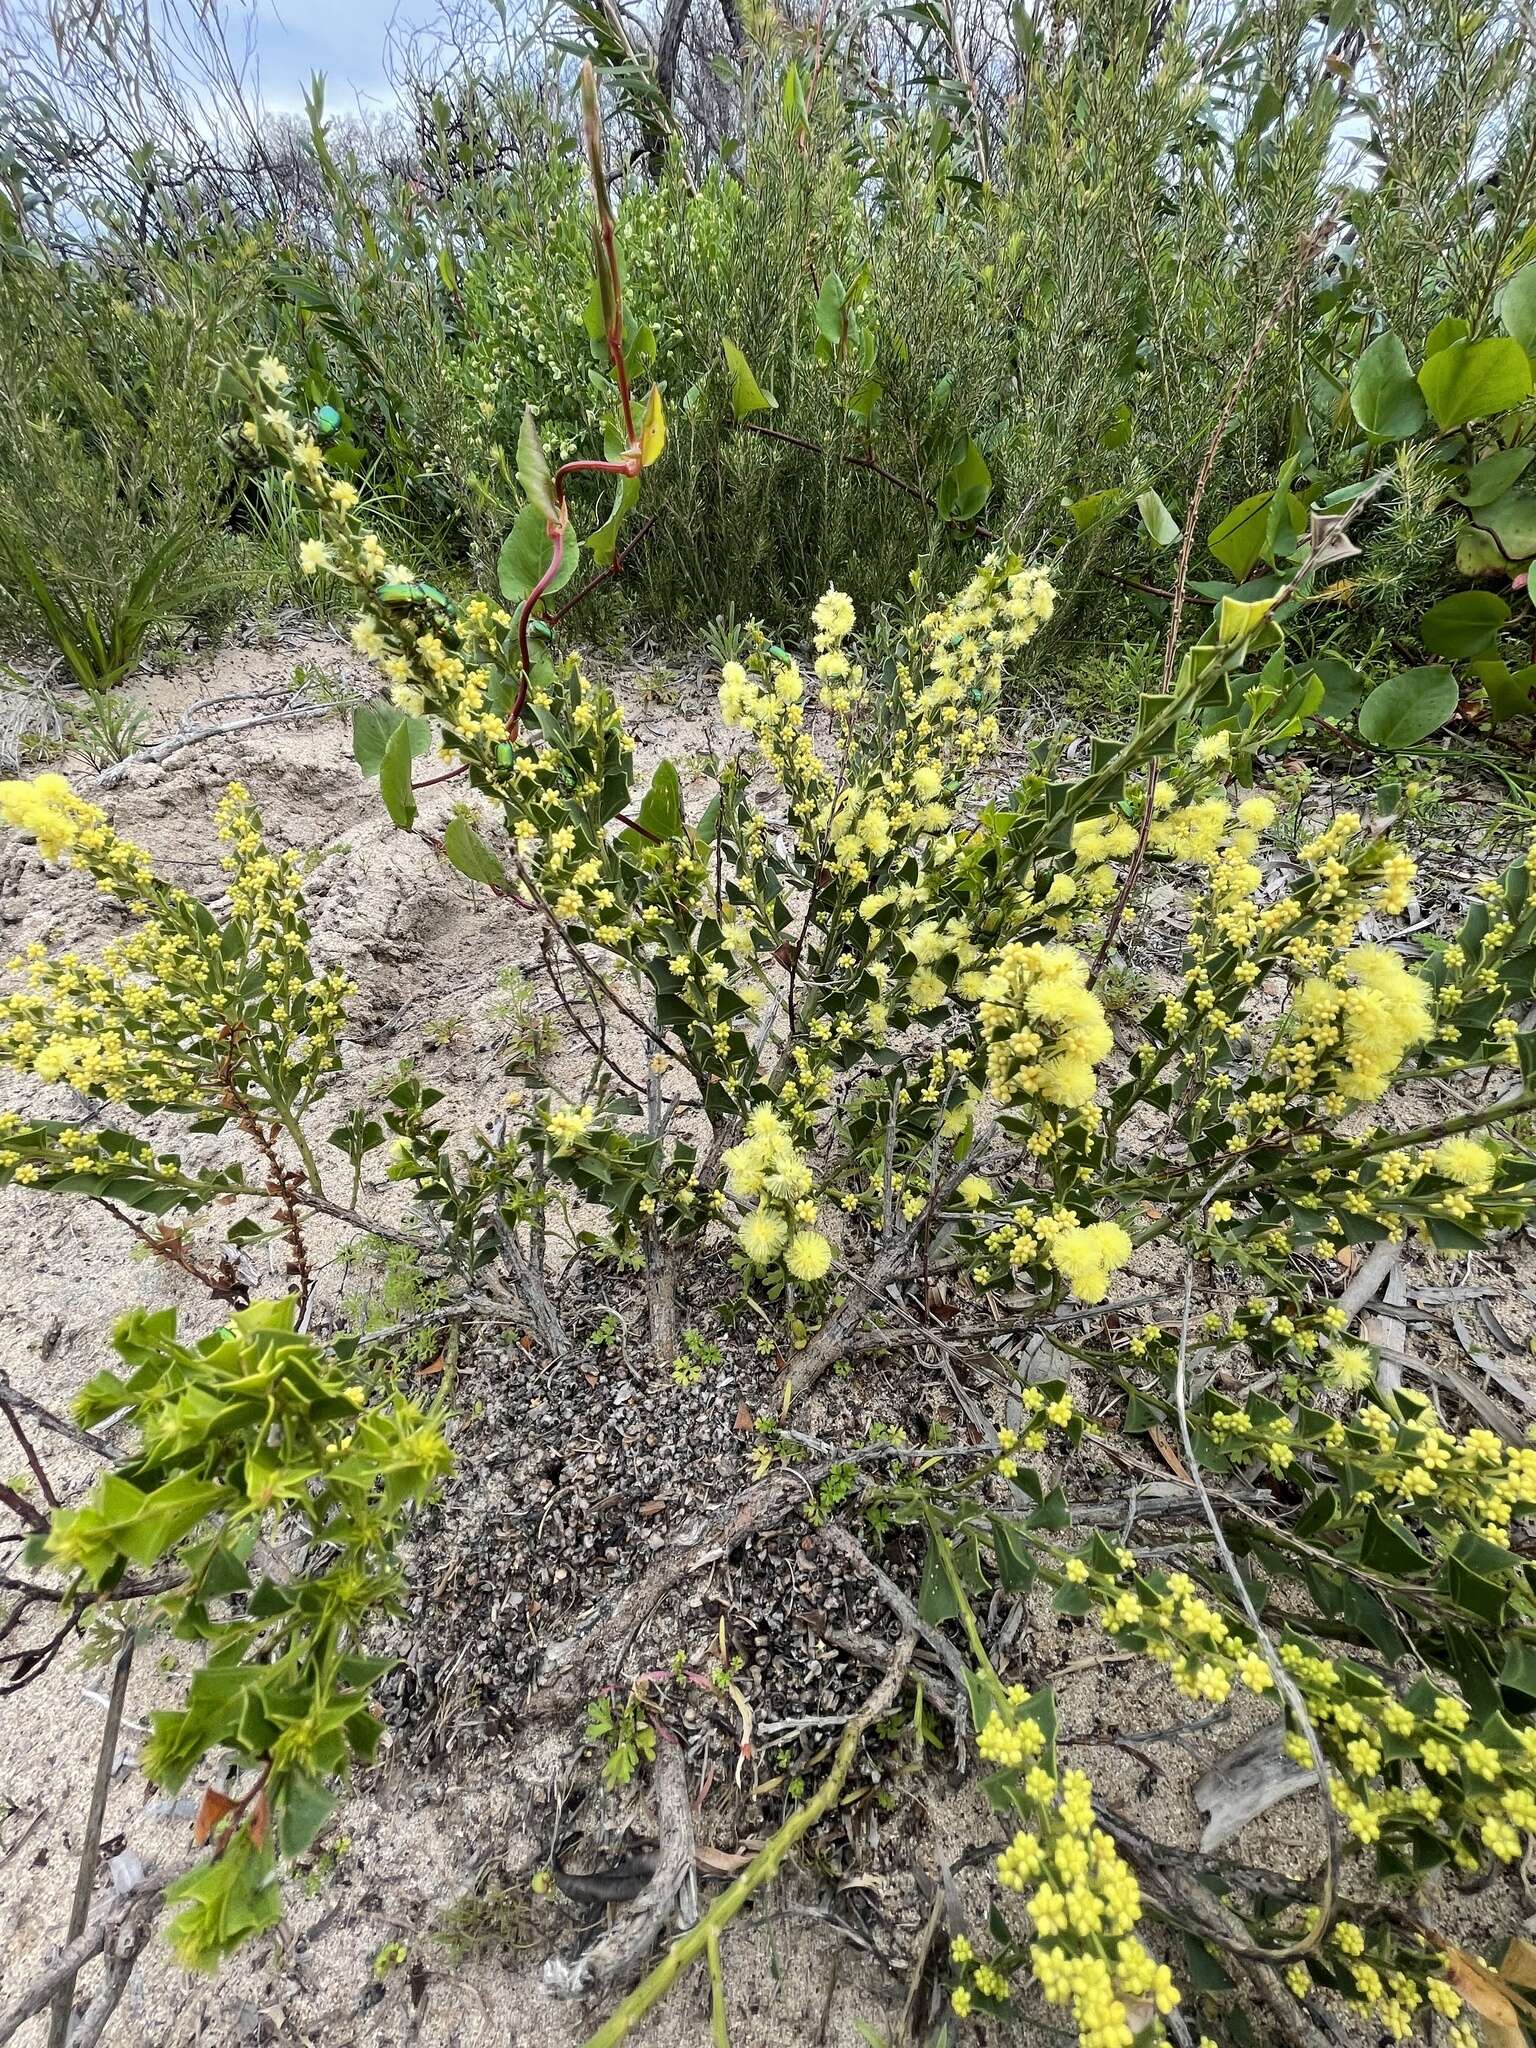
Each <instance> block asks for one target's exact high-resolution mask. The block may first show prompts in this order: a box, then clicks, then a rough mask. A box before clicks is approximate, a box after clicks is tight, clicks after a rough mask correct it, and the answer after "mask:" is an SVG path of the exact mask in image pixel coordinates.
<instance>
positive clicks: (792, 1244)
mask: <svg viewBox="0 0 1536 2048" xmlns="http://www.w3.org/2000/svg"><path fill="white" fill-rule="evenodd" d="M831 1265H832V1247H831V1245H830V1244H829V1243H828V1242H827V1240H826V1239H825V1238H824V1237H823V1236H822V1234H821V1232H820V1231H819V1230H797V1231H796V1232H795V1234H794V1236H793V1237H792V1238H791V1239H790V1240H789V1243H788V1245H786V1247H785V1249H784V1268H785V1271H786V1272H787V1273H789V1274H790V1275H791V1277H792V1278H794V1279H796V1280H803V1281H807V1282H809V1281H813V1280H821V1279H824V1278H825V1276H826V1274H827V1273H828V1271H829V1270H830V1268H831Z"/></svg>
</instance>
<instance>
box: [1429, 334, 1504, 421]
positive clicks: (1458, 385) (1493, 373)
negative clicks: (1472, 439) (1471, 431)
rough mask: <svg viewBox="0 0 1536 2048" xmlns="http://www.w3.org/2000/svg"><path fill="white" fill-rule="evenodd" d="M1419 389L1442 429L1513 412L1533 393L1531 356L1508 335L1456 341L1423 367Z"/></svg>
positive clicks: (1431, 358)
mask: <svg viewBox="0 0 1536 2048" xmlns="http://www.w3.org/2000/svg"><path fill="white" fill-rule="evenodd" d="M1419 389H1420V390H1421V391H1422V392H1423V393H1424V396H1425V398H1426V400H1427V401H1428V404H1429V409H1430V411H1431V412H1432V413H1433V414H1434V417H1435V425H1436V426H1437V427H1440V428H1443V429H1444V428H1450V427H1464V426H1465V425H1466V424H1467V422H1468V420H1485V419H1491V418H1493V417H1494V416H1495V415H1496V414H1498V413H1501V412H1508V411H1509V409H1510V407H1511V406H1514V405H1518V404H1519V403H1520V401H1521V400H1522V399H1523V398H1525V397H1527V396H1528V395H1529V393H1530V389H1531V364H1530V358H1529V357H1528V356H1527V355H1526V353H1525V350H1524V349H1523V348H1522V347H1521V346H1520V344H1519V342H1518V341H1514V340H1512V339H1511V338H1510V337H1509V336H1508V335H1503V334H1492V335H1489V336H1488V337H1487V338H1486V339H1485V340H1483V341H1453V342H1452V343H1451V345H1450V347H1449V348H1443V349H1441V351H1440V353H1439V354H1438V355H1433V356H1431V357H1430V358H1429V360H1428V361H1427V362H1426V363H1425V365H1424V367H1423V369H1422V370H1420V372H1419Z"/></svg>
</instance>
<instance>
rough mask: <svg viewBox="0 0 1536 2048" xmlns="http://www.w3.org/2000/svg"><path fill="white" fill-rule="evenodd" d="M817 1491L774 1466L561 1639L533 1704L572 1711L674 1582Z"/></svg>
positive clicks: (536, 1709) (534, 1708) (537, 1709)
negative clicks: (690, 1538) (609, 1603)
mask: <svg viewBox="0 0 1536 2048" xmlns="http://www.w3.org/2000/svg"><path fill="white" fill-rule="evenodd" d="M812 1497H813V1494H812V1488H811V1486H810V1484H809V1483H808V1482H807V1480H805V1479H804V1478H802V1477H801V1475H800V1474H799V1473H797V1472H788V1471H785V1472H774V1473H771V1474H770V1475H769V1477H768V1478H767V1479H765V1480H763V1482H762V1483H761V1485H759V1486H750V1487H748V1488H747V1490H746V1491H745V1492H744V1493H739V1494H737V1496H736V1497H735V1499H734V1500H732V1501H729V1502H727V1504H726V1505H725V1506H724V1507H723V1508H722V1509H721V1510H720V1512H719V1513H718V1514H717V1515H716V1516H715V1517H714V1519H713V1521H712V1522H711V1523H710V1525H709V1527H708V1528H707V1529H706V1530H705V1532H704V1534H703V1535H702V1536H701V1537H700V1538H699V1540H698V1542H697V1543H689V1544H680V1545H679V1546H678V1548H677V1549H676V1551H675V1552H674V1553H673V1555H671V1556H670V1557H669V1556H666V1555H665V1554H664V1555H663V1556H662V1557H660V1558H658V1560H657V1561H656V1563H655V1564H654V1565H653V1566H652V1567H651V1569H650V1570H649V1571H648V1572H647V1573H646V1574H645V1576H644V1577H643V1578H641V1579H637V1580H636V1582H635V1584H634V1585H633V1586H631V1587H630V1588H629V1590H628V1591H627V1592H626V1593H623V1594H621V1595H620V1597H619V1598H618V1600H616V1601H615V1602H614V1604H613V1606H612V1607H611V1608H609V1609H608V1610H607V1612H606V1613H603V1614H597V1615H594V1616H593V1618H592V1620H591V1621H590V1622H589V1623H588V1624H587V1626H586V1627H585V1628H584V1629H583V1630H582V1631H581V1633H580V1634H579V1635H574V1636H569V1637H567V1639H566V1640H565V1641H564V1642H563V1643H556V1644H555V1645H553V1647H552V1648H551V1649H550V1650H549V1651H548V1652H547V1653H546V1655H545V1658H544V1664H543V1668H542V1670H541V1672H540V1674H539V1681H538V1684H537V1686H536V1688H535V1690H534V1693H533V1696H532V1698H531V1699H530V1700H529V1702H528V1706H529V1710H530V1711H531V1712H533V1713H536V1714H548V1713H565V1712H568V1711H569V1710H570V1709H571V1708H573V1707H577V1706H580V1705H581V1704H582V1702H583V1701H585V1700H588V1699H590V1698H591V1697H592V1694H593V1693H594V1692H595V1691H596V1690H597V1689H598V1686H599V1685H600V1684H603V1683H605V1682H606V1681H607V1680H608V1679H609V1678H610V1677H611V1676H612V1673H613V1671H614V1668H615V1667H616V1666H617V1665H618V1664H619V1663H620V1661H621V1660H622V1658H623V1656H624V1653H625V1651H626V1650H627V1649H628V1647H629V1645H630V1643H631V1642H632V1641H633V1640H634V1638H635V1636H636V1635H638V1634H639V1632H640V1630H641V1629H642V1628H643V1627H644V1626H645V1624H646V1622H647V1620H648V1619H649V1618H650V1616H651V1614H652V1613H653V1612H654V1610H655V1609H656V1608H657V1607H658V1606H659V1605H660V1604H661V1602H662V1601H663V1600H664V1599H665V1598H666V1596H667V1594H668V1593H670V1592H671V1590H672V1588H673V1587H674V1586H676V1585H679V1584H681V1582H682V1581H683V1580H684V1579H687V1578H691V1577H692V1576H693V1574H694V1573H695V1572H701V1571H703V1570H705V1569H706V1567H708V1566H709V1565H712V1564H718V1563H719V1562H720V1560H721V1559H722V1558H726V1557H729V1556H730V1554H731V1552H732V1551H733V1550H735V1549H736V1548H737V1546H738V1545H739V1544H741V1543H743V1542H745V1540H746V1539H747V1537H748V1536H751V1535H755V1534H756V1533H757V1532H758V1531H760V1530H763V1529H771V1528H774V1527H775V1526H776V1525H777V1524H778V1523H780V1522H783V1521H787V1520H788V1518H789V1517H790V1516H791V1515H792V1514H793V1513H794V1512H795V1510H796V1509H797V1508H799V1507H800V1506H801V1505H802V1504H803V1503H804V1502H805V1501H806V1500H807V1499H810V1498H812Z"/></svg>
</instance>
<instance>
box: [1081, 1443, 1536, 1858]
mask: <svg viewBox="0 0 1536 2048" xmlns="http://www.w3.org/2000/svg"><path fill="white" fill-rule="evenodd" d="M1533 1463H1536V1459H1533ZM1533 1476H1536V1475H1533ZM1520 1483H1521V1484H1525V1483H1527V1482H1526V1481H1524V1480H1522V1481H1521V1482H1520ZM1082 1561H1083V1562H1084V1563H1085V1564H1087V1566H1088V1575H1087V1580H1086V1583H1087V1585H1088V1588H1089V1590H1090V1591H1091V1592H1092V1593H1094V1594H1095V1595H1096V1597H1098V1598H1099V1599H1100V1600H1101V1602H1102V1605H1101V1607H1100V1610H1099V1621H1100V1624H1101V1625H1102V1627H1103V1628H1104V1629H1105V1631H1106V1632H1107V1633H1108V1634H1109V1635H1111V1636H1113V1637H1114V1638H1115V1639H1116V1640H1117V1641H1121V1642H1124V1643H1126V1644H1127V1646H1128V1647H1130V1648H1133V1649H1138V1650H1140V1651H1142V1652H1143V1654H1144V1655H1146V1656H1148V1657H1150V1658H1152V1659H1153V1661H1154V1662H1156V1663H1160V1664H1163V1665H1164V1666H1166V1667H1167V1669H1168V1672H1169V1675H1170V1677H1171V1678H1172V1680H1173V1683H1174V1685H1175V1686H1176V1687H1177V1689H1178V1690H1179V1691H1180V1692H1182V1693H1183V1694H1184V1695H1185V1696H1186V1697H1187V1698H1190V1699H1194V1700H1200V1701H1205V1702H1210V1703H1211V1704H1213V1705H1220V1704H1221V1703H1222V1702H1223V1701H1225V1700H1226V1699H1227V1697H1228V1696H1229V1694H1230V1692H1231V1689H1232V1686H1233V1684H1234V1683H1236V1684H1239V1685H1241V1686H1243V1687H1244V1688H1245V1689H1246V1690H1247V1691H1249V1692H1252V1693H1255V1694H1257V1695H1261V1696H1262V1695H1263V1694H1265V1693H1268V1692H1271V1691H1272V1690H1273V1689H1274V1684H1275V1681H1274V1675H1273V1673H1272V1671H1271V1669H1270V1666H1269V1661H1268V1658H1267V1657H1266V1656H1265V1655H1264V1654H1263V1651H1262V1649H1261V1647H1260V1645H1259V1643H1258V1640H1257V1638H1256V1637H1255V1636H1254V1635H1253V1634H1252V1632H1251V1631H1250V1630H1249V1629H1248V1628H1247V1627H1246V1626H1245V1625H1244V1624H1243V1623H1241V1622H1238V1621H1235V1620H1231V1619H1228V1618H1227V1617H1226V1616H1225V1615H1223V1614H1221V1613H1220V1612H1219V1611H1218V1610H1217V1609H1216V1608H1215V1607H1214V1606H1213V1605H1212V1603H1211V1602H1210V1601H1209V1600H1207V1599H1206V1598H1205V1597H1204V1596H1203V1595H1202V1594H1201V1593H1200V1591H1199V1588H1198V1587H1197V1586H1196V1585H1195V1583H1194V1581H1193V1580H1192V1579H1191V1578H1190V1577H1189V1575H1188V1574H1187V1573H1184V1572H1174V1573H1172V1574H1170V1575H1169V1576H1167V1577H1164V1576H1163V1575H1161V1574H1152V1573H1146V1574H1143V1573H1139V1572H1137V1571H1136V1569H1135V1567H1134V1563H1131V1564H1129V1565H1124V1564H1123V1565H1122V1566H1121V1568H1120V1569H1119V1570H1116V1571H1109V1570H1106V1569H1103V1568H1101V1567H1100V1566H1099V1565H1098V1564H1097V1563H1095V1561H1094V1558H1093V1556H1092V1555H1091V1554H1088V1555H1086V1556H1084V1558H1083V1560H1082ZM1278 1656H1279V1661H1280V1663H1281V1665H1282V1666H1283V1667H1284V1669H1285V1671H1286V1673H1287V1675H1288V1676H1289V1677H1290V1679H1291V1680H1292V1682H1293V1683H1294V1684H1295V1685H1296V1687H1297V1689H1298V1690H1299V1692H1300V1693H1301V1695H1302V1697H1303V1699H1304V1700H1305V1702H1306V1707H1307V1713H1308V1716H1309V1718H1310V1720H1311V1722H1312V1725H1313V1727H1314V1729H1315V1730H1316V1733H1317V1736H1318V1740H1319V1741H1320V1743H1321V1745H1322V1748H1323V1753H1324V1755H1325V1756H1326V1758H1327V1760H1328V1765H1329V1772H1330V1776H1329V1786H1328V1789H1329V1796H1330V1797H1331V1799H1332V1801H1333V1804H1334V1806H1335V1807H1336V1809H1337V1810H1338V1812H1339V1814H1340V1816H1341V1818H1342V1819H1343V1821H1344V1823H1345V1825H1346V1827H1347V1828H1348V1830H1349V1832H1350V1834H1351V1835H1353V1836H1354V1838H1355V1840H1356V1841H1358V1842H1361V1843H1364V1844H1368V1845H1369V1844H1373V1843H1376V1842H1378V1841H1380V1840H1381V1839H1382V1838H1383V1836H1384V1835H1389V1834H1391V1833H1393V1832H1394V1831H1404V1830H1406V1831H1409V1832H1411V1833H1420V1832H1422V1831H1424V1830H1428V1831H1430V1832H1431V1833H1434V1834H1436V1835H1438V1836H1439V1837H1440V1839H1441V1840H1442V1841H1444V1842H1445V1844H1446V1846H1447V1848H1448V1850H1449V1852H1450V1854H1451V1856H1452V1858H1453V1859H1454V1861H1455V1862H1456V1863H1457V1865H1458V1867H1461V1868H1464V1869H1471V1868H1475V1867H1476V1864H1477V1861H1478V1856H1479V1853H1480V1851H1482V1850H1487V1851H1490V1852H1491V1853H1492V1854H1493V1855H1494V1856H1496V1857H1497V1858H1499V1860H1500V1861H1502V1862H1513V1861H1514V1860H1515V1859H1516V1858H1517V1857H1518V1856H1519V1855H1520V1853H1521V1848H1522V1837H1523V1836H1525V1835H1528V1834H1531V1833H1533V1832H1536V1728H1524V1729H1521V1730H1520V1731H1518V1734H1517V1735H1516V1737H1515V1740H1514V1742H1513V1743H1512V1744H1511V1743H1508V1742H1507V1741H1503V1740H1501V1741H1500V1742H1499V1743H1498V1745H1497V1746H1495V1745H1494V1744H1493V1743H1489V1742H1484V1741H1482V1740H1480V1739H1478V1738H1476V1737H1471V1738H1468V1736H1467V1731H1468V1729H1469V1727H1470V1723H1471V1715H1470V1713H1469V1711H1468V1709H1467V1707H1466V1706H1465V1704H1464V1703H1463V1702H1462V1701H1461V1700H1460V1699H1458V1698H1457V1697H1456V1696H1455V1695H1454V1694H1451V1693H1446V1692H1436V1691H1435V1690H1434V1688H1433V1687H1432V1686H1430V1685H1429V1684H1428V1683H1427V1682H1420V1684H1418V1685H1416V1686H1415V1687H1414V1688H1413V1690H1412V1691H1411V1692H1410V1693H1409V1694H1408V1695H1407V1696H1406V1697H1404V1698H1401V1699H1400V1698H1399V1697H1398V1696H1397V1695H1396V1694H1395V1693H1394V1692H1393V1691H1391V1690H1390V1689H1389V1688H1388V1686H1387V1685H1385V1684H1384V1683H1383V1681H1382V1680H1381V1679H1380V1678H1378V1677H1376V1676H1375V1674H1374V1673H1371V1672H1368V1671H1366V1670H1364V1669H1363V1668H1361V1667H1359V1666H1354V1665H1351V1666H1349V1667H1347V1668H1346V1667H1344V1666H1341V1665H1340V1664H1338V1663H1336V1662H1335V1661H1334V1660H1333V1659H1332V1658H1329V1657H1326V1656H1322V1655H1320V1654H1318V1653H1317V1652H1316V1651H1315V1650H1313V1649H1312V1648H1310V1647H1308V1646H1307V1645H1306V1644H1304V1643H1302V1642H1299V1641H1297V1640H1295V1639H1293V1638H1286V1639H1285V1640H1283V1641H1282V1642H1281V1643H1280V1645H1279V1650H1278ZM1495 1718H1496V1720H1497V1717H1495ZM1286 1749H1287V1753H1288V1754H1289V1755H1290V1756H1291V1757H1292V1759H1293V1760H1294V1761H1295V1762H1296V1763H1298V1764H1301V1765H1303V1766H1305V1765H1307V1764H1308V1763H1309V1762H1310V1756H1311V1752H1310V1750H1309V1747H1308V1745H1307V1743H1306V1741H1305V1740H1304V1738H1303V1737H1302V1736H1301V1735H1300V1734H1295V1733H1293V1734H1292V1735H1290V1736H1288V1737H1287V1739H1286ZM1389 1752H1390V1754H1389ZM1389 1762H1390V1763H1392V1764H1394V1765H1396V1766H1398V1767H1399V1768H1400V1767H1401V1766H1402V1765H1404V1764H1411V1765H1412V1766H1413V1767H1414V1769H1415V1770H1416V1772H1417V1774H1418V1775H1417V1782H1414V1781H1413V1780H1412V1779H1411V1778H1408V1777H1406V1775H1404V1777H1403V1778H1402V1781H1401V1782H1395V1783H1389V1782H1387V1781H1386V1779H1385V1777H1384V1772H1385V1770H1386V1767H1387V1765H1388V1763H1389Z"/></svg>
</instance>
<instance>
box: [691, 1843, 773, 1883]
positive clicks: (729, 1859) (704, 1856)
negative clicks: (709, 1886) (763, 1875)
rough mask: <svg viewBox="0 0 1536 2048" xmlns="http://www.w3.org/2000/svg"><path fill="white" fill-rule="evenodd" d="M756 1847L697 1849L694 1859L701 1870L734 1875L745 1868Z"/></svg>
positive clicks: (717, 1874)
mask: <svg viewBox="0 0 1536 2048" xmlns="http://www.w3.org/2000/svg"><path fill="white" fill-rule="evenodd" d="M756 1854H757V1851H756V1849H711V1848H708V1847H705V1848H701V1849H696V1850H695V1851H694V1856H693V1860H694V1862H695V1863H697V1865H698V1866H699V1868H700V1870H708V1871H711V1872H712V1873H713V1874H714V1875H715V1876H716V1877H734V1876H735V1875H736V1873H737V1871H738V1870H745V1869H746V1867H747V1865H748V1864H749V1863H750V1862H751V1861H752V1858H753V1857H754V1856H755V1855H756Z"/></svg>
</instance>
